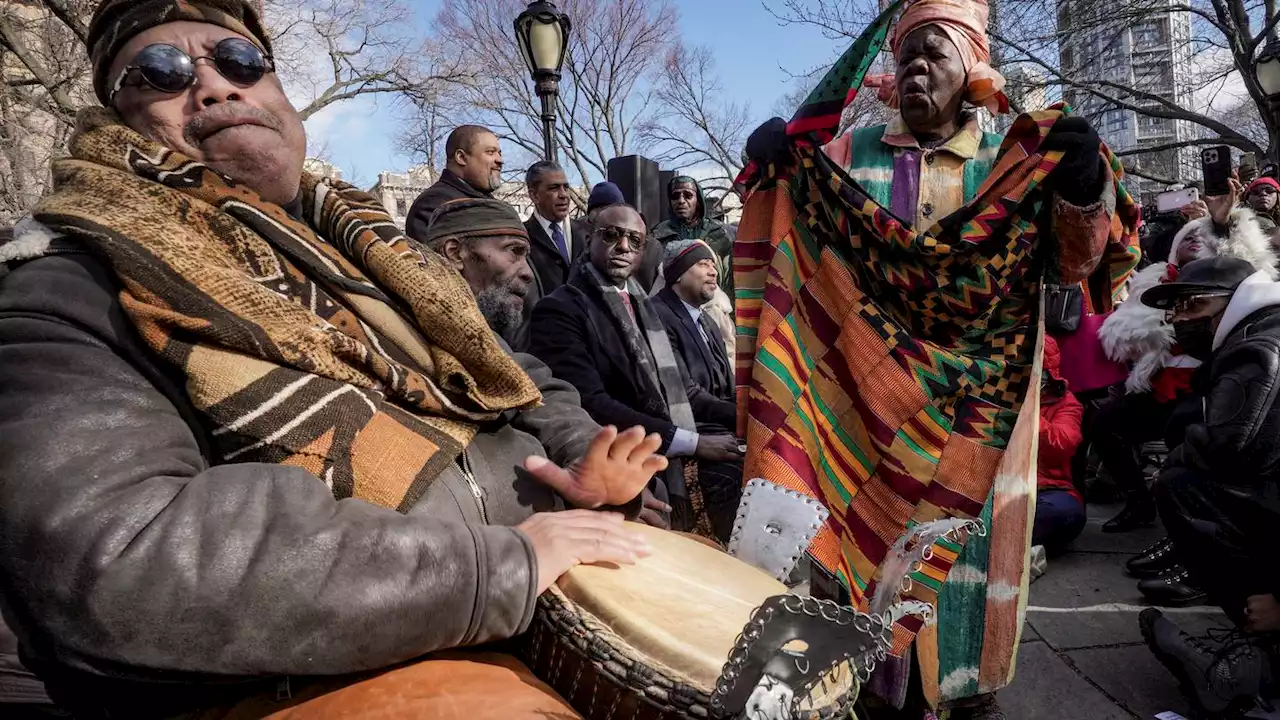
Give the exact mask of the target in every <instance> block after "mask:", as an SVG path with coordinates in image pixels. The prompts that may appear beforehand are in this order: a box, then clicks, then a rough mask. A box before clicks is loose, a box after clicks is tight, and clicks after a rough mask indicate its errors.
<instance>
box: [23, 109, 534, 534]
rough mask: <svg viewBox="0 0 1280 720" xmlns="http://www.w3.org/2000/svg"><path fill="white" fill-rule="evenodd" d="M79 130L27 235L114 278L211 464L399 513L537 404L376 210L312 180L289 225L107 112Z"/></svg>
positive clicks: (452, 291)
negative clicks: (174, 381)
mask: <svg viewBox="0 0 1280 720" xmlns="http://www.w3.org/2000/svg"><path fill="white" fill-rule="evenodd" d="M77 123H78V127H77V132H76V135H75V136H74V137H73V139H72V141H71V148H70V150H71V157H69V158H67V159H63V160H59V161H57V162H55V163H54V165H53V179H54V193H53V194H52V195H51V196H50V197H48V198H46V199H45V200H43V201H42V202H41V203H40V204H39V206H38V207H37V208H36V209H35V211H34V213H33V214H34V217H35V219H36V220H38V221H40V222H42V223H44V224H45V225H47V226H49V227H51V228H53V229H54V230H56V231H58V232H61V233H64V234H66V235H69V236H72V237H75V238H77V239H78V240H79V241H81V242H83V243H86V244H87V245H88V246H89V248H90V249H91V250H92V251H93V252H95V253H96V254H98V255H100V256H101V257H103V258H105V260H106V261H107V262H108V263H109V265H110V267H111V269H112V270H113V271H114V273H115V275H116V276H117V278H118V279H119V281H120V283H121V290H120V302H121V305H122V306H123V307H124V309H125V311H126V313H127V314H128V315H129V317H130V319H131V320H132V321H133V323H134V325H135V326H136V327H137V329H138V332H139V333H140V334H141V336H142V337H143V339H144V340H145V341H146V343H147V344H148V345H149V346H150V348H151V349H152V350H153V351H155V353H156V354H157V355H159V356H160V357H161V358H163V359H164V360H166V361H168V362H169V363H171V364H173V365H174V366H176V367H177V368H178V369H179V370H180V371H181V372H182V373H183V374H184V375H185V376H186V390H187V393H188V395H189V397H190V400H191V402H192V404H193V405H194V407H195V408H196V410H197V411H198V412H199V413H200V414H201V415H202V416H203V420H204V421H205V422H206V424H207V425H208V427H209V428H210V429H211V435H212V440H213V450H214V453H215V456H216V457H215V461H217V462H237V463H240V462H265V463H276V464H283V465H294V466H297V467H301V468H304V469H306V470H308V471H310V472H311V473H313V474H314V475H315V476H316V477H318V478H320V479H321V480H322V481H323V482H325V483H326V484H327V485H329V486H330V487H331V488H332V489H333V494H334V496H335V497H338V498H345V497H357V498H362V499H364V500H367V501H369V502H372V503H375V504H378V505H382V506H385V507H390V508H398V509H401V510H402V511H403V510H407V509H408V508H409V507H411V506H412V505H413V503H414V502H416V501H417V499H418V498H419V497H421V495H422V493H423V492H424V491H425V490H426V488H427V487H428V486H429V485H430V483H431V482H432V481H433V480H434V479H435V478H436V477H437V476H438V475H439V474H440V472H441V471H442V470H443V469H444V468H446V467H447V466H448V465H449V463H451V462H453V461H454V459H455V458H456V457H457V456H458V455H459V454H460V453H461V452H462V450H463V449H464V448H465V447H466V446H467V445H468V444H469V443H470V441H471V439H472V437H474V435H475V433H476V429H477V426H478V424H479V423H481V422H487V421H491V420H494V419H496V418H498V417H499V415H500V414H501V413H502V412H504V411H507V410H511V409H517V408H524V407H531V406H534V405H535V404H536V403H538V402H539V401H540V396H539V394H538V390H537V387H536V386H535V385H534V384H533V382H532V380H530V379H529V377H528V376H527V375H525V374H524V372H523V371H521V369H520V367H519V366H518V365H517V364H516V363H515V361H514V360H513V359H512V358H511V357H509V356H508V355H507V354H506V353H505V352H504V351H503V350H502V348H501V347H500V346H499V345H498V343H497V341H496V340H495V339H494V336H493V333H492V332H491V331H490V330H489V328H488V326H487V325H486V323H485V321H484V318H483V317H481V315H480V311H479V309H478V308H477V307H476V303H475V300H474V298H473V297H472V294H471V291H470V289H469V288H468V286H467V284H466V282H465V281H463V279H462V278H461V277H460V276H459V275H458V274H457V273H456V272H455V271H454V270H453V269H452V268H450V267H449V266H448V265H447V263H445V261H444V260H443V258H441V257H440V256H438V255H436V254H434V253H431V252H422V251H421V250H419V249H418V248H417V247H416V246H415V245H413V244H411V243H410V242H409V241H408V240H406V238H405V237H404V236H403V235H401V234H400V232H399V231H398V230H397V229H396V226H395V224H394V223H393V221H392V220H391V218H390V217H389V216H388V215H387V214H386V212H385V211H384V210H383V209H382V207H381V206H380V205H379V204H378V203H377V201H376V200H375V199H374V198H373V197H371V196H369V195H367V194H366V193H363V192H361V191H360V190H357V189H356V188H354V187H352V186H350V185H346V184H343V183H333V182H330V181H326V180H320V179H317V178H315V177H313V176H310V175H305V174H304V175H303V178H302V193H301V202H302V212H301V217H302V218H305V221H303V220H298V219H296V218H294V217H291V216H290V215H289V214H287V213H286V212H285V211H284V210H283V209H281V208H280V207H279V206H277V205H274V204H271V203H268V202H265V201H263V200H262V199H261V198H259V197H258V195H257V194H256V193H255V192H253V191H252V190H250V189H249V188H247V187H245V186H244V185H241V184H239V183H236V182H233V181H230V180H228V179H226V178H224V177H222V176H220V175H219V174H218V173H216V172H214V171H213V170H210V169H209V168H208V167H206V166H204V165H202V164H200V163H198V162H195V161H193V160H191V159H189V158H186V157H184V156H182V155H180V154H178V153H176V152H173V151H171V150H169V149H167V148H164V147H162V146H160V145H158V144H156V143H154V142H151V141H149V140H146V139H145V138H143V137H142V136H140V135H138V134H137V133H135V132H134V131H132V130H130V129H129V128H128V127H126V126H125V125H124V124H123V123H121V122H120V120H119V118H118V117H117V116H116V115H115V114H114V113H113V112H111V111H109V110H104V109H100V108H99V109H92V110H86V111H84V112H82V113H81V115H80V116H79V118H78V119H77Z"/></svg>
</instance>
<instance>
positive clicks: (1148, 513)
mask: <svg viewBox="0 0 1280 720" xmlns="http://www.w3.org/2000/svg"><path fill="white" fill-rule="evenodd" d="M1155 524H1156V503H1155V501H1154V500H1152V499H1151V495H1149V494H1147V493H1145V492H1144V493H1143V494H1141V495H1137V494H1134V495H1130V496H1129V499H1128V500H1127V501H1125V504H1124V509H1123V510H1121V511H1120V514H1119V515H1116V516H1115V517H1113V518H1111V519H1110V520H1108V521H1106V522H1105V523H1103V524H1102V532H1104V533H1123V532H1129V531H1131V530H1137V529H1138V528H1144V527H1151V526H1153V525H1155Z"/></svg>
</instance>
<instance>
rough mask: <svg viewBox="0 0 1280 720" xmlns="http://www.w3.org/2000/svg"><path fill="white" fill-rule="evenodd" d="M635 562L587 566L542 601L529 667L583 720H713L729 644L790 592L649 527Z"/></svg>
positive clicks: (638, 528)
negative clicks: (769, 602)
mask: <svg viewBox="0 0 1280 720" xmlns="http://www.w3.org/2000/svg"><path fill="white" fill-rule="evenodd" d="M628 528H629V529H631V530H633V531H635V532H638V533H641V534H643V535H644V537H645V539H646V540H647V541H648V542H649V544H650V545H651V546H652V547H653V549H654V552H653V554H652V555H650V556H649V557H647V558H643V559H641V560H640V561H638V562H637V563H636V564H635V565H632V566H625V567H616V566H592V565H583V566H579V567H576V568H574V569H573V570H570V571H569V572H568V573H566V574H565V576H564V577H562V578H561V579H560V580H559V581H558V582H557V583H556V585H555V586H554V587H553V588H552V589H551V590H550V591H548V592H547V593H544V594H543V595H542V597H540V598H539V599H538V609H537V613H536V615H535V617H534V622H533V627H531V628H530V631H529V632H528V633H527V634H526V635H525V637H524V640H523V644H522V645H523V655H524V660H525V662H526V663H527V664H528V665H529V667H531V668H532V669H533V671H534V674H536V675H537V676H538V677H539V678H541V679H542V680H544V681H545V682H547V683H548V684H550V685H551V686H552V687H553V688H554V689H555V690H556V691H557V692H559V693H560V694H561V695H562V696H563V697H564V698H565V699H566V700H568V701H569V704H570V705H572V706H573V707H574V709H576V710H577V711H578V712H580V713H582V714H583V715H584V716H585V717H587V718H588V719H589V720H612V719H614V718H617V719H630V718H643V719H645V720H652V719H656V718H664V719H665V718H706V717H711V716H712V713H711V709H710V699H711V694H712V692H714V690H715V686H716V679H717V678H718V677H719V676H720V672H721V670H722V669H723V668H724V664H725V662H726V661H727V659H728V658H729V652H730V651H731V650H732V649H733V646H734V641H735V640H736V639H737V637H738V635H739V633H741V632H742V629H743V627H744V626H745V625H746V624H747V621H748V620H749V619H750V618H751V612H752V611H753V610H754V609H755V608H756V607H758V606H760V605H761V604H762V603H763V602H764V601H765V600H766V599H767V598H769V597H772V596H774V595H781V594H784V593H786V587H785V586H784V585H782V583H779V582H778V581H776V580H774V579H773V578H771V577H769V576H768V575H766V574H765V573H764V572H762V571H760V570H757V569H756V568H754V567H751V566H750V565H747V564H746V563H743V562H741V561H738V560H736V559H734V558H733V557H730V556H729V555H727V554H725V553H723V552H721V551H719V550H717V549H714V548H712V547H708V546H707V545H704V544H702V543H700V542H698V541H695V540H690V539H688V538H686V537H681V536H679V535H677V534H675V533H669V532H664V531H662V530H657V529H654V528H650V527H648V526H645V525H638V524H633V525H629V526H628Z"/></svg>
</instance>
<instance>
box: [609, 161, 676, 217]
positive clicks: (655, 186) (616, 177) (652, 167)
mask: <svg viewBox="0 0 1280 720" xmlns="http://www.w3.org/2000/svg"><path fill="white" fill-rule="evenodd" d="M661 175H662V173H661V171H660V170H659V169H658V163H656V162H654V161H652V160H650V159H649V158H647V157H643V156H640V155H624V156H623V157H616V158H614V159H612V160H610V161H609V182H611V183H613V184H615V185H617V186H618V189H620V190H622V197H624V198H626V200H627V202H628V203H630V204H632V205H634V206H635V208H636V209H637V210H639V211H640V214H641V215H643V216H644V219H645V224H646V225H648V227H650V228H652V227H653V226H655V225H657V224H658V223H660V222H662V221H663V220H664V219H666V213H667V198H666V195H665V192H664V190H663V186H662V181H661V179H660V176H661Z"/></svg>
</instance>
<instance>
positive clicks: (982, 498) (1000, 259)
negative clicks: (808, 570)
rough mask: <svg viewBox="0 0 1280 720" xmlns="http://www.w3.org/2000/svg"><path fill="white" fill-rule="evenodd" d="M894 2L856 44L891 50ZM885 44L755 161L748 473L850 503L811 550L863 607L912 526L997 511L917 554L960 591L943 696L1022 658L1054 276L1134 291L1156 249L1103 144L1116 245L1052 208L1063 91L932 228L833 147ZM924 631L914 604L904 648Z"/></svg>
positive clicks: (741, 352) (840, 507) (944, 614)
mask: <svg viewBox="0 0 1280 720" xmlns="http://www.w3.org/2000/svg"><path fill="white" fill-rule="evenodd" d="M893 9H894V8H890V9H889V10H887V11H886V14H889V13H891V12H892V11H893ZM885 20H886V17H885V15H882V16H881V18H880V19H879V20H877V22H876V23H874V24H873V25H872V26H871V28H869V29H868V32H867V33H866V34H864V35H863V37H862V38H860V39H859V41H858V43H855V48H854V49H857V48H859V47H861V48H862V50H863V52H866V53H873V49H874V47H875V46H876V44H875V42H873V40H874V38H875V37H876V36H877V35H878V34H879V33H882V32H883V30H884V26H883V25H882V23H883V22H885ZM868 38H871V39H868ZM866 59H867V58H866V57H865V56H858V55H857V54H855V53H853V52H852V50H851V52H850V53H846V55H845V56H844V58H842V60H841V64H840V65H838V66H837V67H836V68H835V69H833V71H832V76H834V77H835V78H837V79H835V80H833V79H832V77H831V76H829V77H828V78H827V79H826V80H824V83H823V84H822V85H820V86H819V90H818V91H815V93H814V94H813V95H811V96H810V97H811V99H813V100H814V101H815V102H814V104H811V105H807V106H806V107H804V108H802V109H801V110H800V111H799V112H798V113H797V115H796V117H795V118H794V119H793V120H792V122H791V123H790V124H789V126H788V131H789V134H790V135H791V136H792V140H793V147H792V150H793V153H792V156H791V158H790V161H789V162H783V163H779V164H775V165H770V166H768V167H764V168H756V167H754V166H750V167H748V169H747V171H746V172H745V173H744V175H743V176H742V177H740V178H739V181H740V182H742V183H743V184H744V185H746V186H747V188H748V197H747V202H746V206H745V208H744V214H743V220H742V223H741V225H740V227H739V235H738V241H737V244H736V245H735V257H734V260H735V271H736V281H737V288H738V291H737V319H738V340H737V348H738V353H737V360H738V382H739V389H738V398H739V408H740V411H739V418H740V421H739V422H740V428H739V430H740V432H741V433H742V434H743V436H745V437H746V438H747V445H748V452H747V458H746V468H745V475H744V477H747V478H754V477H761V478H764V479H767V480H770V481H772V482H775V483H778V484H780V485H783V486H785V487H788V488H791V489H794V490H797V491H800V492H805V493H808V494H809V495H811V496H813V497H815V498H817V499H819V500H820V501H822V502H823V503H824V505H826V507H827V508H828V509H829V510H830V511H831V518H830V520H829V521H828V523H827V525H826V526H825V527H824V528H823V530H822V532H820V533H819V535H818V537H817V538H816V539H815V541H814V543H813V545H812V546H811V547H810V554H811V556H812V557H813V558H814V559H815V561H817V562H818V563H819V564H821V565H822V566H823V567H825V568H826V569H827V570H829V571H830V572H832V573H833V574H835V575H836V577H838V578H839V579H840V581H841V582H843V583H845V584H846V585H847V586H848V587H849V589H850V591H851V594H852V596H853V598H854V599H855V602H857V603H859V604H860V605H862V606H863V607H865V604H866V600H867V598H868V597H869V596H870V594H871V593H872V592H873V591H874V589H875V586H876V582H877V570H878V568H879V567H880V565H881V563H882V562H883V561H884V560H885V559H886V556H887V553H888V551H889V548H890V547H891V545H892V544H893V543H894V542H895V541H896V540H897V539H898V537H900V536H901V535H902V534H903V532H904V531H905V530H906V529H907V528H908V527H911V526H912V525H914V524H917V523H920V522H925V521H930V520H935V519H938V518H942V517H982V518H983V519H984V520H985V521H987V526H988V527H990V528H996V532H992V533H988V534H987V535H986V536H983V537H973V538H970V539H969V541H968V543H967V546H962V545H960V544H955V543H944V544H943V545H942V546H941V547H940V548H939V549H938V551H937V552H936V553H934V556H933V558H932V559H931V560H930V561H928V562H926V563H925V564H924V566H923V567H922V568H921V570H920V572H918V573H916V574H914V575H913V588H912V590H911V591H910V592H909V593H908V594H909V596H910V597H912V598H914V599H919V600H922V601H925V602H929V603H937V606H938V610H939V614H938V620H939V621H938V624H937V626H936V627H935V628H930V629H929V630H928V631H927V632H926V633H925V635H924V636H922V642H921V643H918V646H917V650H918V652H919V654H920V664H921V667H923V668H924V669H925V677H924V686H925V690H926V694H927V695H928V697H929V699H930V700H932V701H935V702H937V701H940V700H945V699H949V698H955V697H964V696H966V695H971V694H974V693H975V692H977V691H982V692H990V691H993V690H995V689H998V688H999V687H1000V686H1002V685H1004V684H1005V683H1007V682H1008V680H1009V679H1010V678H1011V675H1012V669H1013V658H1014V655H1015V651H1016V648H1017V641H1018V636H1019V633H1020V632H1021V617H1020V614H1021V613H1020V607H1021V603H1022V602H1023V597H1024V593H1023V592H1022V590H1023V589H1024V587H1025V581H1026V579H1025V576H1024V573H1025V556H1026V551H1027V546H1028V544H1029V538H1030V529H1031V517H1032V511H1033V509H1034V508H1033V507H1032V506H1033V503H1032V502H1031V498H1032V493H1033V492H1034V487H1035V465H1034V463H1035V453H1034V448H1035V438H1036V419H1037V416H1038V412H1037V403H1038V388H1039V383H1038V382H1033V380H1034V379H1036V378H1038V372H1039V370H1038V368H1037V367H1036V361H1037V358H1038V354H1037V353H1038V349H1037V339H1038V337H1039V332H1038V324H1037V318H1038V314H1039V302H1040V295H1039V293H1040V285H1041V276H1042V274H1044V273H1045V271H1046V269H1049V270H1051V271H1055V272H1057V273H1059V274H1061V275H1062V277H1061V278H1056V279H1058V280H1061V281H1066V282H1075V281H1078V280H1081V279H1083V278H1084V277H1085V276H1086V275H1089V274H1090V273H1092V276H1093V277H1095V278H1101V282H1102V283H1103V284H1105V285H1108V286H1109V287H1111V288H1112V290H1113V292H1115V291H1118V289H1119V285H1118V284H1117V283H1116V282H1115V281H1116V280H1117V279H1119V280H1120V281H1121V282H1122V281H1123V278H1124V277H1125V276H1127V274H1128V273H1129V272H1130V271H1131V270H1132V268H1133V266H1134V265H1135V264H1136V261H1137V257H1138V256H1137V251H1136V248H1137V223H1138V213H1137V208H1136V206H1135V205H1134V204H1133V202H1132V200H1131V199H1130V198H1129V196H1128V195H1127V193H1125V191H1124V190H1123V187H1122V186H1120V185H1119V180H1120V178H1121V173H1120V171H1119V170H1118V163H1117V161H1116V160H1115V158H1114V156H1113V155H1112V154H1111V152H1110V150H1108V149H1106V148H1103V150H1102V152H1103V155H1104V157H1105V159H1107V160H1108V161H1109V162H1110V163H1111V167H1112V168H1113V172H1112V173H1111V174H1110V176H1109V178H1108V179H1109V181H1110V182H1111V183H1112V184H1113V187H1112V190H1111V192H1110V193H1109V194H1107V195H1106V198H1107V199H1108V201H1111V202H1114V208H1109V207H1108V208H1103V209H1102V211H1101V213H1100V216H1101V217H1103V218H1104V222H1103V224H1102V225H1101V226H1100V233H1097V234H1100V235H1101V240H1099V241H1098V242H1099V243H1101V242H1106V244H1107V248H1106V252H1105V253H1104V252H1103V248H1102V247H1100V246H1097V247H1090V248H1075V247H1072V245H1073V244H1075V243H1076V242H1077V240H1076V236H1074V235H1072V234H1071V233H1069V232H1064V231H1062V230H1060V229H1058V228H1057V227H1053V226H1052V224H1054V223H1056V222H1057V220H1054V219H1052V218H1058V217H1065V216H1069V213H1067V212H1066V211H1065V210H1064V209H1063V208H1062V207H1060V206H1059V205H1058V203H1059V202H1060V201H1059V200H1058V199H1057V198H1056V197H1054V196H1052V195H1050V194H1048V193H1046V192H1045V190H1044V187H1043V181H1044V179H1045V178H1046V176H1047V175H1048V173H1049V172H1051V171H1052V170H1053V169H1054V168H1055V167H1056V165H1057V163H1058V161H1059V159H1060V153H1048V154H1046V155H1042V154H1040V153H1039V152H1038V148H1039V146H1040V143H1041V142H1042V140H1043V139H1044V138H1045V137H1046V136H1047V135H1048V133H1049V130H1050V128H1052V126H1053V124H1054V123H1055V122H1056V121H1057V120H1058V119H1059V118H1061V117H1062V116H1063V114H1064V113H1065V112H1066V109H1065V108H1061V107H1059V108H1054V109H1051V110H1049V111H1046V112H1041V113H1033V114H1031V115H1026V116H1023V117H1021V118H1019V119H1018V120H1017V121H1016V122H1015V124H1014V126H1013V128H1012V129H1011V131H1010V133H1009V135H1008V137H1007V138H1006V139H1005V141H1004V144H1003V146H1002V149H1001V152H1000V157H999V159H998V160H997V162H996V164H995V167H994V168H993V170H992V172H991V173H990V175H989V176H988V177H987V178H986V179H985V181H984V182H983V183H982V184H981V186H980V187H979V189H978V191H977V193H976V196H975V198H974V199H973V201H972V202H970V203H968V204H966V205H965V206H964V207H963V208H961V209H960V210H959V211H958V212H956V213H954V214H952V215H950V216H948V217H946V218H942V219H941V220H940V221H939V222H937V223H935V224H933V225H932V226H931V227H929V228H927V229H925V230H924V231H923V232H917V231H915V230H913V229H912V228H910V227H909V226H905V225H904V224H903V223H902V222H901V221H899V220H898V219H896V218H894V217H893V216H892V215H891V213H889V212H888V211H887V210H886V209H885V207H884V206H883V205H882V204H881V203H879V202H877V200H876V199H875V198H874V197H872V196H871V194H870V193H869V192H868V191H867V190H866V189H864V188H863V187H862V186H861V185H860V184H858V183H856V182H854V181H852V180H851V179H850V178H849V177H848V176H847V175H846V174H845V172H844V171H843V170H842V169H841V168H840V167H839V166H838V165H837V164H836V163H835V162H833V161H832V160H831V159H829V158H828V157H827V156H826V155H825V154H824V153H823V152H821V151H820V150H819V149H818V148H819V146H820V145H822V144H824V143H826V142H828V141H829V140H830V138H831V136H832V135H833V134H834V132H835V129H836V127H837V124H838V117H839V114H838V113H836V112H834V111H833V109H832V106H831V102H832V100H831V98H832V97H834V96H835V94H836V93H835V92H834V91H833V90H832V87H831V86H832V85H833V84H835V83H838V82H846V83H850V84H851V85H852V87H854V88H855V89H856V87H857V82H858V81H860V80H861V75H862V74H863V73H865V69H866V67H867V64H868V63H867V62H866ZM852 95H853V92H849V93H845V97H846V98H847V99H851V98H852ZM818 118H823V119H825V124H820V123H819V120H818ZM1111 198H1114V200H1113V201H1112V200H1110V199H1111ZM1104 204H1105V203H1104ZM1112 210H1113V211H1112ZM1081 212H1083V211H1081ZM1093 229H1094V230H1098V229H1099V226H1096V225H1095V226H1093ZM1054 240H1057V241H1058V242H1054ZM1080 242H1083V240H1081V241H1080ZM1100 257H1102V259H1103V263H1104V265H1105V266H1104V267H1098V266H1099V258H1100ZM1079 258H1091V260H1090V261H1089V262H1085V261H1083V260H1080V259H1079ZM1095 268H1096V272H1095ZM1073 273H1074V274H1073ZM1112 299H1113V296H1108V297H1106V298H1105V299H1102V298H1099V299H1098V301H1097V302H1098V303H1099V304H1108V303H1109V302H1110V301H1111V300H1112ZM1023 410H1028V412H1025V413H1024V412H1022V411H1023ZM1020 413H1021V414H1020ZM1020 418H1021V419H1022V422H1019V420H1020ZM953 568H956V569H958V570H959V571H960V572H959V574H958V575H957V577H956V578H955V580H956V582H948V583H947V587H948V590H949V592H946V593H942V594H943V595H944V596H945V597H944V598H943V601H942V602H939V595H940V591H942V589H943V587H944V586H943V583H944V581H947V580H948V578H949V573H951V572H952V571H953ZM920 630H921V623H920V622H919V621H917V620H915V619H914V618H905V619H903V620H901V621H899V623H897V624H896V625H895V628H894V655H896V656H898V657H903V656H904V655H905V653H906V652H907V650H908V649H909V648H910V647H911V646H912V642H913V640H914V639H915V637H916V634H917V632H919V631H920Z"/></svg>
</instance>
